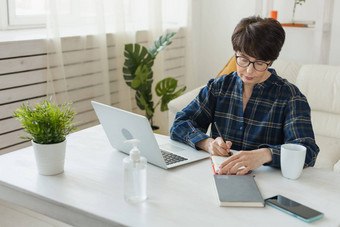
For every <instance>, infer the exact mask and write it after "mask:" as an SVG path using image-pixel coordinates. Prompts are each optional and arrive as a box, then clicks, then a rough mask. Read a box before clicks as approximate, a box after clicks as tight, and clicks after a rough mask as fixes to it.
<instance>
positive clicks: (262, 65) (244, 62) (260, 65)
mask: <svg viewBox="0 0 340 227" xmlns="http://www.w3.org/2000/svg"><path fill="white" fill-rule="evenodd" d="M235 57H236V63H237V65H238V66H240V67H242V68H247V67H248V66H249V65H250V64H253V66H254V69H255V70H256V71H259V72H264V71H266V70H267V69H268V67H269V66H270V65H271V63H266V62H263V61H249V59H248V58H245V57H242V56H237V55H235Z"/></svg>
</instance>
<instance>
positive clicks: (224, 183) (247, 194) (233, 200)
mask: <svg viewBox="0 0 340 227" xmlns="http://www.w3.org/2000/svg"><path fill="white" fill-rule="evenodd" d="M213 176H214V182H215V188H216V192H217V193H216V194H217V198H218V203H219V205H220V206H235V207H264V200H263V198H262V195H261V193H260V191H259V189H258V187H257V185H256V182H255V179H254V176H252V175H213Z"/></svg>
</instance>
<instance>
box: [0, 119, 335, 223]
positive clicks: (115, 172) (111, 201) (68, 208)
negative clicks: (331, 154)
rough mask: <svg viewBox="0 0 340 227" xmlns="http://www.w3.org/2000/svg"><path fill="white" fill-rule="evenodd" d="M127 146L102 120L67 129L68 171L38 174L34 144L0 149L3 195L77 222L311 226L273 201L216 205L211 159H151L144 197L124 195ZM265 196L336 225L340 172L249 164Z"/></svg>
mask: <svg viewBox="0 0 340 227" xmlns="http://www.w3.org/2000/svg"><path fill="white" fill-rule="evenodd" d="M124 157H126V155H125V154H123V153H121V152H118V151H116V150H114V149H113V148H111V146H110V144H109V142H108V140H107V138H106V136H105V134H104V131H103V130H102V128H101V126H95V127H92V128H89V129H86V130H83V131H79V132H76V133H73V134H72V135H70V136H69V137H68V144H67V153H66V163H65V172H64V173H63V174H60V175H57V176H52V177H51V176H41V175H39V174H38V173H37V171H36V166H35V160H34V154H33V150H32V147H28V148H25V149H21V150H18V151H15V152H12V153H9V154H5V155H2V156H0V198H1V199H4V200H7V201H10V202H14V203H17V204H19V205H22V206H24V207H27V208H29V209H32V210H35V211H38V212H40V213H42V214H45V215H47V216H50V217H52V218H56V219H58V220H61V221H63V222H66V223H69V224H71V225H76V226H114V225H119V224H122V225H128V226H162V227H163V226H219V225H227V226H310V224H307V223H304V222H302V221H300V220H298V219H296V218H294V217H291V216H289V215H287V214H285V213H283V212H281V211H278V210H276V209H274V208H272V207H269V206H266V207H265V208H235V207H219V206H218V203H217V200H216V192H215V189H214V185H213V178H212V169H211V166H210V161H209V160H208V159H206V160H203V161H199V162H196V163H192V164H189V165H185V166H182V167H178V168H175V169H172V170H163V169H160V168H158V167H155V166H153V165H150V164H148V196H149V198H148V200H147V201H145V202H143V203H140V204H130V203H127V202H125V200H124V198H123V167H122V159H123V158H124ZM254 173H255V175H256V177H255V180H256V182H257V184H258V187H259V189H260V191H261V193H262V196H263V197H264V198H267V197H270V196H273V195H276V194H282V195H284V196H286V197H288V198H291V199H294V200H296V201H298V202H300V203H302V204H305V205H307V206H310V207H312V208H315V209H317V210H319V211H321V212H324V213H325V217H324V218H323V219H321V220H318V221H316V222H314V223H313V224H312V225H316V226H339V225H340V174H337V173H334V172H331V171H326V170H320V169H314V168H307V169H305V170H303V173H302V176H301V177H300V179H299V180H297V181H293V180H287V179H285V178H283V177H281V173H280V171H279V170H276V169H273V168H271V167H261V168H259V169H257V170H256V171H254Z"/></svg>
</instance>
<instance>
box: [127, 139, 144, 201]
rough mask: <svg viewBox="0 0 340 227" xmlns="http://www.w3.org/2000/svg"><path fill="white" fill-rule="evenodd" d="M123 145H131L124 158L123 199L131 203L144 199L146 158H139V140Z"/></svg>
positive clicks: (128, 141)
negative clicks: (128, 152) (128, 153)
mask: <svg viewBox="0 0 340 227" xmlns="http://www.w3.org/2000/svg"><path fill="white" fill-rule="evenodd" d="M125 143H130V144H132V146H133V148H132V150H131V151H130V156H128V157H126V158H124V160H123V165H124V197H125V200H127V201H129V202H133V203H138V202H142V201H144V200H145V199H146V197H147V195H146V158H144V157H141V156H140V151H139V150H138V148H137V144H138V143H139V140H137V139H131V140H127V141H125Z"/></svg>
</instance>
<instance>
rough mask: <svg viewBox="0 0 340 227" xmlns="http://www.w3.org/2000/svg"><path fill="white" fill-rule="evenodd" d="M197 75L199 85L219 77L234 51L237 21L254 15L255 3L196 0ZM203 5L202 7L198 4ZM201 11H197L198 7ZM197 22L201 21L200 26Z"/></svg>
mask: <svg viewBox="0 0 340 227" xmlns="http://www.w3.org/2000/svg"><path fill="white" fill-rule="evenodd" d="M193 2H194V5H195V8H194V10H196V12H193V24H194V25H193V27H194V31H193V32H194V35H193V37H194V38H193V42H194V48H198V49H196V50H195V63H196V74H197V78H198V79H197V81H198V84H199V85H202V84H206V82H208V80H209V79H210V78H213V77H215V76H217V74H218V73H219V72H220V71H221V69H222V68H223V67H224V65H225V64H226V63H227V61H228V60H229V59H230V57H231V56H232V55H233V54H234V52H233V48H232V45H231V35H232V32H233V30H234V28H235V26H236V24H237V23H238V22H239V21H240V20H241V19H242V18H243V17H247V16H251V15H254V12H255V2H256V1H249V0H227V1H226V0H196V1H193ZM198 4H200V7H198V6H197V5H198ZM198 9H199V10H200V11H199V12H197V10H198ZM197 23H199V24H200V26H199V29H195V28H197V27H198V26H197Z"/></svg>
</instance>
